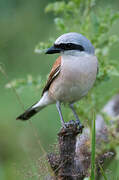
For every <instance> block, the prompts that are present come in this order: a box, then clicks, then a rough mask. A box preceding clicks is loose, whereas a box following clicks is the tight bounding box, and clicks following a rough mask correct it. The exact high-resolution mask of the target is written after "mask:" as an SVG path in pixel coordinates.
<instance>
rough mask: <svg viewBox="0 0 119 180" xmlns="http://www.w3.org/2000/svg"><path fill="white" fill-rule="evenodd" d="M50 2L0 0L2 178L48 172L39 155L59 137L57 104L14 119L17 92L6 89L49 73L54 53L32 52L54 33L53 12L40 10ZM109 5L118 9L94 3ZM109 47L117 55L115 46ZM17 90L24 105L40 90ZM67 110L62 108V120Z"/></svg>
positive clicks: (118, 26)
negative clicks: (18, 80) (29, 118)
mask: <svg viewBox="0 0 119 180" xmlns="http://www.w3.org/2000/svg"><path fill="white" fill-rule="evenodd" d="M49 2H54V1H53V0H52V1H51V0H45V1H42V0H35V1H33V0H25V1H23V0H0V64H1V65H2V67H4V69H5V71H6V73H7V76H8V78H9V80H8V79H7V78H6V77H5V76H4V75H3V74H2V73H0V94H1V97H0V180H15V179H25V180H26V179H42V178H41V176H40V178H38V177H37V178H36V173H37V172H38V171H40V172H41V171H43V169H44V168H45V172H47V168H48V167H44V166H45V165H44V164H42V163H43V162H41V159H42V157H43V155H45V152H46V151H47V152H48V151H49V150H50V149H51V148H52V144H54V143H55V142H56V139H57V132H58V130H59V128H60V121H59V116H58V113H57V110H56V108H55V105H52V106H49V107H48V108H46V109H44V110H43V111H41V113H39V114H38V115H36V116H35V117H34V118H33V119H32V121H30V122H29V121H28V122H21V121H16V120H15V118H16V116H18V115H19V114H20V113H21V112H23V108H22V106H21V104H20V102H19V101H18V98H17V97H16V95H15V92H14V91H12V90H11V89H10V90H9V89H6V88H5V85H6V84H7V83H8V82H9V81H10V80H13V79H16V78H24V77H26V76H27V75H28V74H32V75H33V76H34V77H38V76H39V75H41V77H43V78H44V77H46V75H47V74H48V72H49V70H50V68H51V66H52V64H53V62H54V60H55V56H46V55H38V54H35V53H34V49H35V46H36V44H37V43H38V42H39V41H46V42H47V41H48V39H49V37H51V36H52V37H55V36H56V37H57V32H56V29H55V27H54V23H53V17H54V16H53V14H51V13H50V14H45V13H44V8H45V6H46V5H47V4H48V3H49ZM108 5H111V6H112V9H114V10H115V9H116V10H117V9H119V1H118V0H115V1H114V0H113V1H112V0H108V1H100V2H98V6H99V7H100V8H102V9H103V8H104V7H106V6H108ZM118 29H119V24H116V25H115V27H114V28H113V29H112V32H113V33H116V34H119V32H118ZM112 51H113V54H114V56H115V57H117V54H116V53H118V48H117V47H115V48H114V49H112ZM18 94H19V96H20V99H21V101H22V103H23V104H24V106H25V108H27V107H28V106H29V105H31V104H33V103H34V102H36V101H37V100H38V99H39V98H40V94H41V92H39V90H37V89H36V88H34V87H33V86H27V87H25V88H24V89H23V90H22V89H21V90H19V91H18ZM68 112H69V110H67V109H66V110H65V111H64V118H65V117H67V115H68ZM40 157H41V158H40ZM44 159H45V158H44ZM43 161H44V160H43ZM39 164H42V170H39V168H40V167H39ZM42 173H43V172H42Z"/></svg>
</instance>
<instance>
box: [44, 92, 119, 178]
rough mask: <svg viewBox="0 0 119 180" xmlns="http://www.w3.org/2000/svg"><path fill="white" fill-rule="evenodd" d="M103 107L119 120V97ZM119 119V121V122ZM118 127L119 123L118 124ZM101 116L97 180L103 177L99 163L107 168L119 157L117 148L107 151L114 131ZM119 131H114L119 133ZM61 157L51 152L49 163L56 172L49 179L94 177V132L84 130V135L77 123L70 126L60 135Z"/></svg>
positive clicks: (97, 126)
mask: <svg viewBox="0 0 119 180" xmlns="http://www.w3.org/2000/svg"><path fill="white" fill-rule="evenodd" d="M117 99H118V101H117ZM109 102H113V103H111V104H110V103H107V105H106V106H105V107H104V108H103V110H102V111H103V112H106V113H107V115H110V111H111V113H112V112H113V113H112V114H113V116H112V118H113V117H118V115H119V109H118V108H115V107H119V96H118V95H117V96H116V97H114V98H113V99H112V100H111V101H109ZM118 121H119V120H117V122H118ZM117 125H118V123H117ZM108 129H109V128H108V126H107V125H106V124H105V122H104V119H103V117H102V116H101V115H97V117H96V180H98V179H99V177H100V168H99V164H100V165H101V166H102V167H103V168H104V167H105V166H104V165H105V164H106V162H107V160H108V164H109V162H110V161H111V159H113V158H114V156H115V150H114V149H110V150H109V149H108V150H105V149H104V148H105V147H104V143H106V144H108V143H110V141H109V136H110V131H109V130H108ZM117 130H118V129H114V132H111V133H112V135H113V133H114V134H116V133H118V131H117ZM79 133H80V136H78V137H77V135H78V134H79ZM58 143H59V154H58V155H56V154H54V153H50V154H49V155H48V160H49V163H50V166H51V168H52V170H53V172H54V176H53V177H51V176H50V177H46V179H47V180H83V179H84V177H89V176H90V167H91V140H90V129H89V128H84V130H83V132H82V134H81V132H80V129H79V127H78V124H76V123H75V122H74V121H70V122H69V123H67V128H66V129H64V128H62V129H61V130H60V132H59V133H58Z"/></svg>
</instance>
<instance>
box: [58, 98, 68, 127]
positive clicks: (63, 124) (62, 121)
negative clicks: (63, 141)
mask: <svg viewBox="0 0 119 180" xmlns="http://www.w3.org/2000/svg"><path fill="white" fill-rule="evenodd" d="M56 107H57V110H58V112H59V115H60V120H61V124H62V126H63V127H64V128H66V125H65V122H64V119H63V116H62V111H61V104H60V102H59V101H57V102H56Z"/></svg>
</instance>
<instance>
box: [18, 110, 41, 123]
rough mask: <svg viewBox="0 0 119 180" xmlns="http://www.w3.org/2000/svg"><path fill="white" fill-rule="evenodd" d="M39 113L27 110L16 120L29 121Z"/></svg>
mask: <svg viewBox="0 0 119 180" xmlns="http://www.w3.org/2000/svg"><path fill="white" fill-rule="evenodd" d="M37 112H38V111H36V110H35V109H28V110H26V111H25V112H24V113H23V114H21V115H20V116H18V117H17V118H16V120H23V121H24V120H28V119H30V118H31V117H32V116H33V115H35V114H36V113H37Z"/></svg>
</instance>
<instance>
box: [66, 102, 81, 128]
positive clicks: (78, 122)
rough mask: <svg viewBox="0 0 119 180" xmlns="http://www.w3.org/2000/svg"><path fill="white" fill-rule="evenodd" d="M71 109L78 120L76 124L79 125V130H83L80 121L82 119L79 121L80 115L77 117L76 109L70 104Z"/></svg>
mask: <svg viewBox="0 0 119 180" xmlns="http://www.w3.org/2000/svg"><path fill="white" fill-rule="evenodd" d="M69 107H70V108H71V110H72V112H73V114H74V117H75V118H76V123H77V124H78V125H79V128H83V125H82V124H81V121H80V119H79V117H78V115H77V113H76V111H75V109H74V105H73V104H70V105H69Z"/></svg>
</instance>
